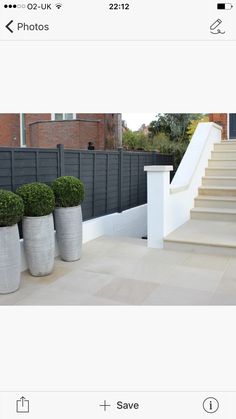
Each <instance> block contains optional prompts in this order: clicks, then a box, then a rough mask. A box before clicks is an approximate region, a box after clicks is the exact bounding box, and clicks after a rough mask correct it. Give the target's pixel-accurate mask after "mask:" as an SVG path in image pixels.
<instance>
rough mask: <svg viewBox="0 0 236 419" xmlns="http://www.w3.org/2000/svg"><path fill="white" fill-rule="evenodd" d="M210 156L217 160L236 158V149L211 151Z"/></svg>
mask: <svg viewBox="0 0 236 419" xmlns="http://www.w3.org/2000/svg"><path fill="white" fill-rule="evenodd" d="M211 158H212V159H219V160H221V159H222V160H224V159H236V151H229V152H228V153H227V152H224V151H220V152H216V151H212V153H211Z"/></svg>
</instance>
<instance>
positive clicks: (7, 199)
mask: <svg viewBox="0 0 236 419" xmlns="http://www.w3.org/2000/svg"><path fill="white" fill-rule="evenodd" d="M23 214H24V204H23V201H22V199H21V198H20V196H18V195H16V194H15V193H13V192H10V191H5V190H3V189H0V227H10V226H13V225H14V224H17V223H19V221H20V220H21V219H22V217H23Z"/></svg>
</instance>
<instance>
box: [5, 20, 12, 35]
mask: <svg viewBox="0 0 236 419" xmlns="http://www.w3.org/2000/svg"><path fill="white" fill-rule="evenodd" d="M12 23H13V20H11V21H10V22H8V24H7V25H6V26H5V27H6V28H7V29H8V30H9V31H10V32H11V33H13V30H12V29H11V28H10V26H11V24H12Z"/></svg>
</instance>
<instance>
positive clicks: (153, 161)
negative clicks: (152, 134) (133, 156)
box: [152, 151, 158, 164]
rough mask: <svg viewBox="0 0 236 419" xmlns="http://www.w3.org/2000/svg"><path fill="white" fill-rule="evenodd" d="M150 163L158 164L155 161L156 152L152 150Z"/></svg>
mask: <svg viewBox="0 0 236 419" xmlns="http://www.w3.org/2000/svg"><path fill="white" fill-rule="evenodd" d="M152 164H158V163H157V152H156V151H153V152H152Z"/></svg>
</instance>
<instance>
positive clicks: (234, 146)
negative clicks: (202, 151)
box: [214, 143, 236, 152]
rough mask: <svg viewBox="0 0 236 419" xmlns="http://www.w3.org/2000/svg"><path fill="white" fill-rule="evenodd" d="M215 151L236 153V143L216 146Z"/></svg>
mask: <svg viewBox="0 0 236 419" xmlns="http://www.w3.org/2000/svg"><path fill="white" fill-rule="evenodd" d="M214 151H235V152H236V143H231V144H229V143H227V144H215V146H214Z"/></svg>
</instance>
